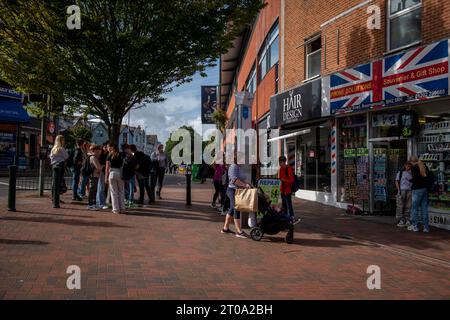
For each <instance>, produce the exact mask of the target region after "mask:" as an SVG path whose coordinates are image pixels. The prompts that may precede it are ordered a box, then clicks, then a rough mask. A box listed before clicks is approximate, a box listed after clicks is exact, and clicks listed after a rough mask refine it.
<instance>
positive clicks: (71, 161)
mask: <svg viewBox="0 0 450 320" xmlns="http://www.w3.org/2000/svg"><path fill="white" fill-rule="evenodd" d="M74 157H75V150H70V152H69V158H67V161H66V167H67V168H73V167H74V166H75V162H74V159H73V158H74Z"/></svg>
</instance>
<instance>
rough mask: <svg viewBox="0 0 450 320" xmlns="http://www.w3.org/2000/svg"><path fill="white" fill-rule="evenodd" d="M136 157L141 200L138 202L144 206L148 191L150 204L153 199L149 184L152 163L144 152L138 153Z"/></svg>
mask: <svg viewBox="0 0 450 320" xmlns="http://www.w3.org/2000/svg"><path fill="white" fill-rule="evenodd" d="M134 155H135V157H136V161H137V169H136V178H137V181H138V186H139V200H138V201H137V205H143V204H144V198H145V192H146V191H147V195H148V198H149V202H150V199H151V188H150V184H149V177H150V170H151V165H152V163H151V162H152V161H151V159H150V157H149V156H148V155H146V154H145V153H143V152H142V151H136V153H135V154H134Z"/></svg>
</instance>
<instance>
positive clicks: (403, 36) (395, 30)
mask: <svg viewBox="0 0 450 320" xmlns="http://www.w3.org/2000/svg"><path fill="white" fill-rule="evenodd" d="M421 24H422V1H421V0H389V9H388V27H387V30H388V32H387V34H388V50H389V51H391V50H395V49H399V48H403V47H406V46H408V45H412V44H416V43H419V42H420V40H421Z"/></svg>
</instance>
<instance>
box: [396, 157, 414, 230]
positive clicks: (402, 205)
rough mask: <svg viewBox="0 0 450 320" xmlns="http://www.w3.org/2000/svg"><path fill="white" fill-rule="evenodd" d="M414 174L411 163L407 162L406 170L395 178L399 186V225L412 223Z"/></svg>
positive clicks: (397, 217) (397, 215)
mask: <svg viewBox="0 0 450 320" xmlns="http://www.w3.org/2000/svg"><path fill="white" fill-rule="evenodd" d="M411 180H412V174H411V163H409V162H407V163H406V164H405V167H404V170H402V171H399V172H398V173H397V176H396V178H395V186H396V188H397V211H396V216H395V217H396V219H397V227H407V226H409V225H410V211H411V201H412V200H411V199H412V192H411V186H412V182H411Z"/></svg>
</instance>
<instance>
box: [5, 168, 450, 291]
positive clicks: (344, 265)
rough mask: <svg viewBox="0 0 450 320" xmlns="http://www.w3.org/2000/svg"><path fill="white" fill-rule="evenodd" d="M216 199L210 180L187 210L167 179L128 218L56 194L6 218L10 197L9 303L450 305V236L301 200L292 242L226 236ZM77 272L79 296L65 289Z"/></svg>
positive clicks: (177, 182)
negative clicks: (374, 284) (151, 200)
mask: <svg viewBox="0 0 450 320" xmlns="http://www.w3.org/2000/svg"><path fill="white" fill-rule="evenodd" d="M212 194H213V187H212V185H211V182H210V181H209V180H208V181H206V182H205V183H204V184H198V183H194V184H193V189H192V206H186V205H185V196H186V190H185V177H184V176H178V175H168V176H167V185H166V186H165V188H164V189H163V192H162V197H163V200H160V201H157V203H156V204H155V205H145V206H144V207H142V208H135V209H130V210H129V211H128V213H127V214H126V215H119V214H113V213H111V212H109V211H98V212H92V211H88V210H87V209H86V206H87V205H86V203H85V202H83V203H72V201H71V200H70V196H68V195H65V196H63V200H64V201H65V203H63V204H62V205H61V208H60V209H53V208H52V206H51V201H50V198H49V197H48V194H46V197H44V198H38V197H37V196H36V192H29V191H21V192H19V193H18V202H17V203H18V204H17V212H8V211H7V210H6V205H5V204H6V193H5V192H3V191H2V193H1V195H0V201H1V203H2V208H1V209H0V298H1V299H195V300H196V299H264V300H265V299H398V300H403V299H448V298H450V277H449V274H450V253H449V252H450V241H449V240H450V237H449V234H448V232H447V231H443V230H438V229H434V228H433V229H431V233H429V234H423V233H412V232H408V231H406V230H405V229H400V228H398V227H396V226H395V224H394V222H393V218H392V217H373V216H368V217H362V216H350V215H347V214H345V212H344V210H340V209H336V208H333V207H329V206H324V205H321V204H318V203H312V202H307V201H304V200H299V199H295V200H294V207H295V212H296V215H297V216H300V217H301V218H302V221H301V222H300V223H299V224H297V225H296V229H295V239H294V243H293V244H287V243H285V242H284V235H285V233H284V232H282V233H280V234H278V235H273V236H264V238H263V239H262V240H261V241H259V242H256V241H253V240H251V239H239V238H236V237H235V236H234V235H231V234H221V232H220V230H221V228H222V225H223V221H224V217H223V216H220V215H219V214H218V213H217V211H216V210H215V209H213V208H211V207H210V203H211V197H212ZM243 220H245V219H243ZM245 222H246V221H244V222H243V223H244V224H245ZM247 231H248V229H247ZM73 265H75V266H78V267H79V268H80V274H81V288H80V289H79V290H77V289H75V290H69V289H68V287H67V279H68V277H69V276H70V275H71V274H68V273H67V269H68V267H69V266H73ZM369 266H377V267H379V270H380V274H381V279H380V284H381V287H380V289H374V290H369V289H368V285H367V281H368V278H369V277H370V275H371V274H370V273H368V267H369Z"/></svg>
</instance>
